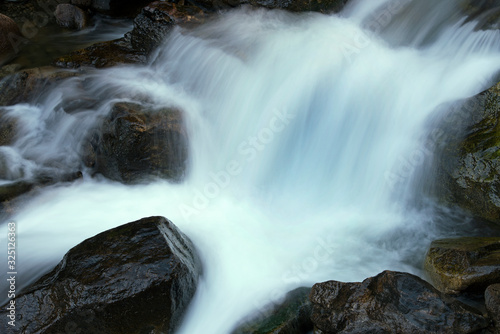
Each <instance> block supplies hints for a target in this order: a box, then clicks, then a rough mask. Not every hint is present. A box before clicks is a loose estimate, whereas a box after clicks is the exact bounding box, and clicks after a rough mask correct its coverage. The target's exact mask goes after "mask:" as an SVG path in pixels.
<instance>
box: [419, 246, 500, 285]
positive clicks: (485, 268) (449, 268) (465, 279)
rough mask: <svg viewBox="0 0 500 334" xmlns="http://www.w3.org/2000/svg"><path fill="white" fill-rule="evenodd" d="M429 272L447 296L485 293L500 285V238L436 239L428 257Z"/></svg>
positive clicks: (427, 270)
mask: <svg viewBox="0 0 500 334" xmlns="http://www.w3.org/2000/svg"><path fill="white" fill-rule="evenodd" d="M424 266H425V270H426V272H427V274H428V276H429V277H430V279H431V281H432V283H433V285H434V286H435V287H436V288H437V289H438V290H440V291H443V292H446V293H457V292H459V291H464V290H467V289H469V290H474V291H479V292H482V291H484V289H486V287H487V286H488V285H490V284H493V283H500V238H494V237H492V238H480V237H470V238H452V239H441V240H435V241H433V242H432V243H431V246H430V249H429V251H428V252H427V255H426V258H425V265H424Z"/></svg>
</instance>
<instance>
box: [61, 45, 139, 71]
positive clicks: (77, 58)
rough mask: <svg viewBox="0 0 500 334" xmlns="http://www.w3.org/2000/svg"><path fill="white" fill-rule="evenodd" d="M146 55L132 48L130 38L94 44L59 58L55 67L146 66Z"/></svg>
mask: <svg viewBox="0 0 500 334" xmlns="http://www.w3.org/2000/svg"><path fill="white" fill-rule="evenodd" d="M146 61H147V58H146V54H145V53H144V52H141V51H137V50H135V49H133V48H132V46H131V44H130V40H129V39H128V38H120V39H117V40H113V41H109V42H101V43H96V44H93V45H91V46H89V47H87V48H85V49H82V50H77V51H75V52H72V53H70V54H69V55H66V56H62V57H59V58H57V59H56V60H55V61H54V65H55V66H58V67H63V68H79V67H85V66H89V67H96V68H107V67H112V66H116V65H123V64H145V63H146Z"/></svg>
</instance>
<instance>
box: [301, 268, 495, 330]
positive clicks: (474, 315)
mask: <svg viewBox="0 0 500 334" xmlns="http://www.w3.org/2000/svg"><path fill="white" fill-rule="evenodd" d="M310 300H311V303H312V304H313V311H312V316H311V319H312V322H313V323H314V326H315V328H316V329H317V330H319V331H320V332H318V333H323V334H333V333H366V334H368V333H370V334H377V333H421V334H423V333H429V334H430V333H450V334H452V333H453V334H456V333H475V332H477V331H479V330H481V329H484V328H486V327H488V325H489V322H488V321H487V320H486V319H485V318H484V317H483V316H482V315H481V314H480V313H479V311H476V310H475V309H473V308H471V307H469V306H467V305H465V304H463V303H461V302H459V301H457V300H455V299H453V298H451V297H448V296H445V295H443V294H441V293H440V292H439V291H438V290H436V289H435V288H433V287H432V286H431V285H430V284H429V283H427V282H425V281H423V280H422V279H420V278H418V277H416V276H414V275H411V274H407V273H399V272H391V271H384V272H382V273H380V274H378V275H377V276H375V277H371V278H367V279H365V280H364V281H363V282H361V283H342V282H337V281H328V282H324V283H318V284H315V285H314V286H313V287H312V290H311V295H310Z"/></svg>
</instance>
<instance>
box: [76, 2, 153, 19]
mask: <svg viewBox="0 0 500 334" xmlns="http://www.w3.org/2000/svg"><path fill="white" fill-rule="evenodd" d="M149 2H151V1H150V0H92V4H91V5H90V8H91V9H92V10H94V11H96V12H98V13H101V14H105V15H109V16H114V17H135V16H136V15H137V14H139V12H140V11H141V8H143V7H144V6H146V5H147V4H148V3H149ZM84 3H87V2H86V1H84Z"/></svg>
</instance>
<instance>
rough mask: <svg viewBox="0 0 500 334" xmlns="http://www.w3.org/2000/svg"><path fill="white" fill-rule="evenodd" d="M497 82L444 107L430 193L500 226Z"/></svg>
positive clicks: (499, 101) (499, 96) (499, 103)
mask: <svg viewBox="0 0 500 334" xmlns="http://www.w3.org/2000/svg"><path fill="white" fill-rule="evenodd" d="M499 112H500V83H498V84H496V85H495V86H493V87H492V88H490V89H489V90H487V91H484V92H482V93H480V94H478V95H475V96H473V97H471V98H469V99H466V100H464V101H460V102H459V103H457V104H456V105H454V106H453V107H451V108H449V110H448V111H447V114H446V116H445V117H444V119H443V121H442V125H441V127H442V130H443V131H442V132H443V133H445V134H446V135H445V136H443V137H442V140H440V142H439V143H438V147H439V148H438V150H437V151H436V153H435V155H434V157H435V159H434V160H435V162H434V172H433V173H432V174H433V175H435V180H434V193H435V195H436V196H437V198H438V199H439V200H440V201H441V202H443V203H445V204H448V205H449V206H455V205H458V206H459V207H461V208H462V209H464V210H467V211H469V212H470V213H472V214H473V215H475V216H476V217H479V218H482V219H486V220H489V221H491V222H495V223H497V224H498V225H499V226H500V154H499V152H500V151H499V149H498V147H499V145H500V119H499Z"/></svg>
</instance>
